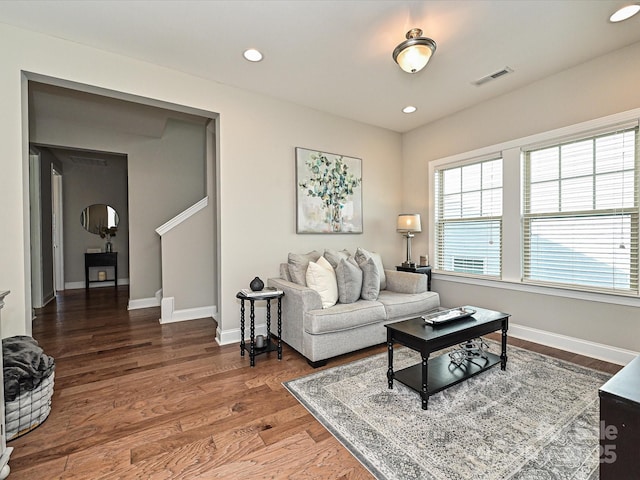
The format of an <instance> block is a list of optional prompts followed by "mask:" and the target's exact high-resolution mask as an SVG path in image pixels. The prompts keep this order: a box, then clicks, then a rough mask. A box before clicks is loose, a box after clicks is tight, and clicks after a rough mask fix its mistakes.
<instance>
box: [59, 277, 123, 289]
mask: <svg viewBox="0 0 640 480" xmlns="http://www.w3.org/2000/svg"><path fill="white" fill-rule="evenodd" d="M118 285H129V279H128V278H119V279H118ZM84 287H85V283H84V282H65V284H64V289H65V290H76V289H79V288H84ZM103 287H113V280H112V281H110V282H100V283H90V284H89V288H103Z"/></svg>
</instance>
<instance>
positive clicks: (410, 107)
mask: <svg viewBox="0 0 640 480" xmlns="http://www.w3.org/2000/svg"><path fill="white" fill-rule="evenodd" d="M416 110H418V109H417V108H416V107H414V106H413V105H408V106H406V107H404V108H403V109H402V111H403V112H404V113H413V112H415V111H416Z"/></svg>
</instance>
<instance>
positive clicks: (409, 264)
mask: <svg viewBox="0 0 640 480" xmlns="http://www.w3.org/2000/svg"><path fill="white" fill-rule="evenodd" d="M402 266H403V267H405V268H416V262H402Z"/></svg>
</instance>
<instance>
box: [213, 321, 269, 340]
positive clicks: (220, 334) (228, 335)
mask: <svg viewBox="0 0 640 480" xmlns="http://www.w3.org/2000/svg"><path fill="white" fill-rule="evenodd" d="M255 328H256V330H255V334H256V335H266V334H267V324H266V323H263V324H260V325H256V327H255ZM271 333H273V331H272V332H271ZM277 333H278V332H276V334H277ZM249 335H250V333H249V328H248V327H247V328H245V329H244V338H245V339H248V338H249ZM216 342H217V343H218V345H229V344H231V343H239V342H240V329H239V328H232V329H229V330H220V327H218V328H217V329H216Z"/></svg>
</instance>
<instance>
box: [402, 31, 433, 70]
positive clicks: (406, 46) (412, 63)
mask: <svg viewBox="0 0 640 480" xmlns="http://www.w3.org/2000/svg"><path fill="white" fill-rule="evenodd" d="M435 51H436V42H434V41H433V40H431V39H430V38H426V37H423V36H422V30H420V29H419V28H412V29H411V30H409V31H408V32H407V39H406V40H405V41H404V42H402V43H401V44H400V45H398V46H397V47H396V48H395V50H394V51H393V59H394V60H395V61H396V63H397V64H398V65H399V66H400V68H401V69H402V70H404V71H405V72H407V73H416V72H419V71H420V70H422V69H423V68H424V67H425V66H426V65H427V63H429V59H430V58H431V56H432V55H433V53H434V52H435Z"/></svg>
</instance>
